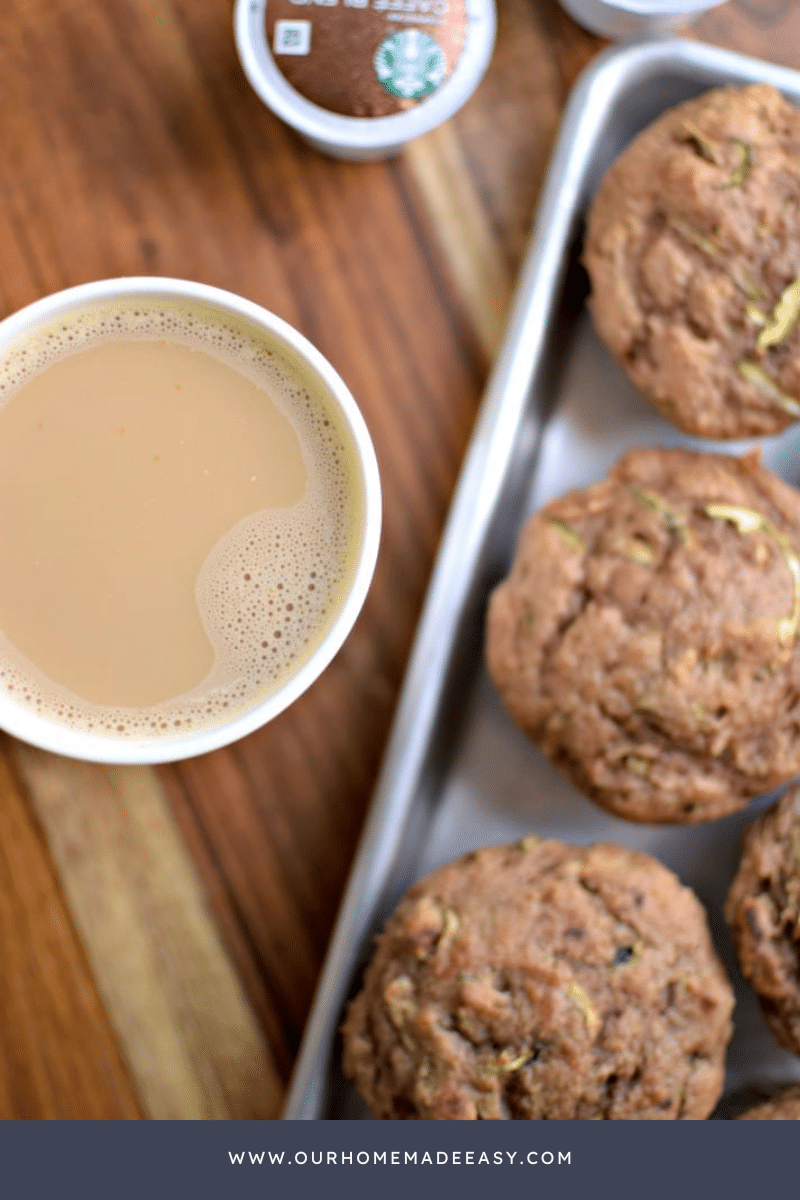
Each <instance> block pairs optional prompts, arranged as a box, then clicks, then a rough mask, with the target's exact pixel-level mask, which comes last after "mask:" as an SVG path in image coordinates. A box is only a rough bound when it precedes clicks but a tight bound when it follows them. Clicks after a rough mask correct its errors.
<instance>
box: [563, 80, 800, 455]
mask: <svg viewBox="0 0 800 1200" xmlns="http://www.w3.org/2000/svg"><path fill="white" fill-rule="evenodd" d="M585 263H586V267H587V270H588V272H589V276H590V278H591V282H592V297H591V300H590V308H591V311H592V314H593V317H594V321H595V324H596V327H597V329H598V331H599V333H600V335H601V337H602V338H603V339H604V341H605V342H606V343H607V345H608V346H609V348H610V349H611V351H612V353H613V354H614V356H615V357H616V358H617V360H618V361H619V362H620V363H621V364H622V366H623V367H624V368H625V369H626V370H627V372H628V373H629V375H630V377H631V379H632V380H633V382H634V383H635V384H636V385H637V387H639V389H640V390H641V391H642V392H643V393H644V394H645V395H646V396H647V397H648V398H649V399H650V400H651V401H652V403H653V404H654V405H655V406H656V407H657V408H658V409H660V411H661V412H662V413H663V414H664V415H665V416H666V417H668V418H669V419H670V420H671V421H673V422H674V424H675V425H677V426H678V427H679V428H680V429H683V430H685V431H686V432H688V433H694V434H699V435H700V436H702V437H708V438H736V437H745V436H750V435H758V434H772V433H776V432H777V431H778V430H780V429H783V428H784V427H785V426H786V425H788V424H789V423H790V422H791V421H794V420H796V419H797V418H798V417H800V324H798V317H799V316H800V276H798V267H799V266H800V113H799V112H798V111H797V109H795V108H794V107H793V106H792V105H791V104H789V103H788V101H786V100H784V99H783V97H782V96H781V95H780V94H779V93H778V92H777V91H775V89H774V88H772V87H769V86H767V85H761V84H759V85H755V86H750V87H744V88H721V89H716V90H714V91H710V92H706V93H705V94H704V95H701V96H698V97H697V98H695V99H693V100H690V101H688V102H687V103H685V104H681V105H679V106H678V107H677V108H673V109H670V110H669V111H667V112H666V113H664V114H663V115H662V116H661V117H659V118H658V120H656V121H655V122H654V123H653V124H652V125H650V126H649V127H648V128H647V129H646V130H645V131H644V132H643V133H641V134H640V135H639V136H638V137H637V138H636V139H635V140H634V141H633V142H632V143H631V145H630V146H629V147H628V149H627V150H625V151H624V153H623V154H622V155H621V156H620V157H619V158H618V159H617V161H616V162H615V163H614V164H613V165H612V167H611V168H610V170H609V171H608V172H607V174H606V176H605V179H604V180H603V183H602V185H601V187H600V190H599V192H598V194H597V196H596V197H595V199H594V201H593V203H592V206H591V209H590V212H589V216H588V228H587V236H586V249H585Z"/></svg>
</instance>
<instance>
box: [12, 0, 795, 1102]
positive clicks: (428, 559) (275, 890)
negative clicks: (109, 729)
mask: <svg viewBox="0 0 800 1200" xmlns="http://www.w3.org/2000/svg"><path fill="white" fill-rule="evenodd" d="M498 8H499V13H498V17H499V29H498V41H497V47H496V51H495V55H494V59H493V62H492V65H491V67H490V69H489V72H488V74H487V76H486V77H485V79H484V81H483V83H482V84H481V87H480V88H479V90H478V92H477V93H476V94H475V96H474V97H473V99H472V100H471V101H470V102H469V103H468V104H467V105H466V107H465V108H463V109H462V110H461V112H460V113H459V114H458V115H457V116H456V117H455V118H453V119H452V120H451V121H450V122H448V123H447V124H445V125H444V126H442V127H441V128H440V129H439V130H437V131H436V132H434V133H432V134H430V135H428V136H427V137H424V138H421V139H419V140H418V141H417V142H415V143H414V144H413V145H412V146H411V147H409V148H408V149H407V150H406V152H405V153H404V154H403V155H402V156H401V157H400V158H397V159H394V160H392V161H388V162H380V163H371V164H347V163H340V162H336V161H334V160H332V159H328V158H325V157H323V156H322V155H320V154H318V153H316V152H315V151H313V150H311V149H310V148H308V147H307V146H305V145H304V144H303V143H302V142H301V141H300V140H299V139H298V138H297V137H296V136H295V135H294V134H293V133H291V132H290V131H289V130H288V129H287V128H285V127H284V126H283V125H281V123H280V122H279V121H278V120H277V118H275V117H273V116H272V115H271V114H270V113H269V112H268V111H267V110H266V109H265V108H264V107H263V105H262V104H261V102H260V101H259V100H258V98H257V97H256V95H255V94H254V93H253V91H252V90H251V88H250V86H249V85H248V83H247V82H246V80H245V78H244V75H243V73H242V70H241V68H240V65H239V62H238V59H237V56H236V52H235V47H234V41H233V35H232V20H231V18H232V13H231V0H158V2H155V0H4V3H3V4H2V6H0V81H2V84H1V86H2V89H3V93H4V94H3V103H2V116H1V117H0V122H1V128H2V137H0V153H2V157H3V163H2V169H1V170H0V263H1V264H2V271H0V316H5V315H6V314H8V313H11V312H12V311H14V310H15V309H17V308H19V307H20V306H22V305H24V304H27V303H28V302H29V301H32V300H35V299H37V298H38V297H40V296H43V295H45V294H47V293H48V292H52V291H55V290H57V289H59V288H63V287H67V286H70V285H72V284H77V283H81V282H84V281H86V280H91V279H98V278H102V277H108V276H116V275H140V274H154V275H171V276H181V277H185V278H190V279H197V280H201V281H204V282H206V283H211V284H215V285H217V286H220V287H223V288H228V289H230V290H232V291H235V292H239V293H241V294H242V295H244V296H247V297H248V298H250V299H252V300H255V301H258V302H259V303H261V304H263V305H264V306H266V307H267V308H269V309H272V310H273V311H274V312H276V313H278V314H280V315H281V316H282V317H284V318H286V319H287V320H288V321H290V322H291V323H292V324H293V325H295V326H296V327H297V328H299V329H300V330H301V331H302V332H303V333H304V334H306V335H307V336H308V337H309V338H310V339H311V340H312V341H313V342H315V343H316V345H317V346H318V347H319V348H320V349H321V350H322V351H323V353H324V354H326V355H327V357H328V358H329V359H330V360H331V361H332V362H333V364H334V365H335V366H336V367H337V368H338V370H339V372H340V373H341V374H342V375H343V376H344V378H345V380H346V381H347V383H348V384H349V386H350V388H351V389H352V391H353V393H354V394H355V396H356V398H357V400H358V402H359V404H360V406H361V408H362V411H363V412H364V415H365V417H366V420H367V423H368V425H369V427H370V430H371V432H372V436H373V439H374V442H375V446H376V450H377V454H378V460H379V464H380V469H381V473H382V479H383V488H384V500H385V521H384V532H383V538H382V544H381V552H380V557H379V561H378V567H377V572H376V575H375V581H374V584H373V587H372V590H371V592H370V595H369V598H368V600H367V603H366V606H365V609H364V611H363V614H362V615H361V617H360V619H359V621H358V623H357V625H356V627H355V630H354V632H353V633H352V634H351V636H350V638H349V640H348V641H347V643H346V644H345V647H344V649H343V650H342V651H341V652H340V653H339V655H338V657H337V658H336V660H335V661H334V663H333V665H332V666H331V667H330V668H329V669H328V671H327V672H326V673H325V675H324V676H323V677H322V679H320V680H319V682H318V683H316V684H315V685H314V686H313V687H312V688H311V690H310V691H309V692H308V693H307V694H306V695H305V697H303V699H302V700H300V701H299V702H298V703H296V704H295V705H294V707H293V708H291V709H290V710H289V711H288V712H286V713H285V714H283V715H282V716H281V717H279V718H278V719H277V720H276V721H274V722H273V723H272V724H271V725H269V726H268V727H267V728H265V729H262V730H261V731H260V732H258V733H255V734H253V735H251V736H250V737H248V738H246V739H245V740H243V741H240V742H238V743H236V744H235V745H233V746H231V747H230V748H228V749H226V750H221V751H218V752H216V753H214V754H210V755H206V756H204V757H201V758H198V759H194V760H190V761H187V762H183V763H179V764H176V765H171V766H166V767H159V768H152V769H150V768H106V767H102V766H95V765H89V764H81V763H77V762H72V761H69V760H66V759H60V758H57V757H55V756H53V755H50V754H47V753H44V752H41V751H38V750H34V749H32V748H30V747H27V746H25V745H23V744H22V743H20V742H17V741H15V740H14V739H12V738H10V737H8V736H7V735H2V734H0V1117H2V1118H4V1119H8V1118H26V1119H38V1118H81V1119H92V1118H101V1119H108V1118H137V1117H151V1118H251V1117H277V1116H279V1115H280V1112H281V1106H282V1102H283V1097H284V1094H285V1089H286V1084H287V1081H288V1078H289V1075H290V1073H291V1070H292V1065H293V1061H294V1058H295V1055H296V1052H297V1048H298V1045H299V1041H300V1037H301V1035H302V1030H303V1024H304V1021H305V1019H306V1015H307V1013H308V1010H309V1007H310V1004H311V1000H312V997H313V992H314V987H315V983H316V980H317V976H318V973H319V971H320V967H321V964H322V960H323V956H324V953H325V949H326V945H327V942H328V939H329V935H330V931H331V927H332V924H333V921H334V918H335V915H336V911H337V907H338V904H339V900H340V897H341V894H342V891H343V888H344V885H345V882H346V879H347V875H348V870H349V867H350V863H351V861H352V857H353V853H354V850H355V847H356V842H357V839H358V835H359V831H360V828H361V825H362V822H363V819H364V815H365V812H366V808H367V805H368V802H369V799H370V795H371V792H372V788H373V784H374V781H375V778H376V774H377V770H378V766H379V763H380V759H381V754H382V751H383V747H384V744H385V741H386V738H387V734H388V730H389V726H390V722H391V718H392V712H393V708H394V705H395V702H396V698H397V694H398V690H399V687H400V683H401V679H402V675H403V668H404V664H405V661H406V658H407V655H408V652H409V648H410V645H411V640H412V637H413V633H414V628H415V624H416V621H417V618H418V615H419V612H420V608H421V605H422V602H423V598H424V594H425V588H426V584H427V580H428V575H429V572H430V569H431V565H432V561H433V557H434V553H435V550H436V545H437V541H438V538H439V534H440V531H441V528H442V524H443V521H444V517H445V514H446V511H447V507H448V502H449V499H450V496H451V493H452V489H453V485H454V482H455V479H456V475H457V472H458V468H459V463H460V461H461V458H462V455H463V453H464V450H465V447H466V444H467V441H468V438H469V434H470V428H471V425H472V422H473V419H474V416H475V413H476V410H477V407H478V404H479V402H480V397H481V393H482V390H483V387H484V384H485V382H486V378H487V373H488V369H489V365H490V363H491V360H492V356H493V354H494V353H495V351H496V349H497V346H498V344H499V341H500V339H501V336H502V331H503V321H504V313H505V310H506V307H507V303H508V299H509V296H510V292H511V289H512V286H513V281H514V278H515V275H516V272H517V269H518V267H519V264H520V260H521V257H522V254H523V251H524V247H525V243H526V239H527V235H528V232H529V229H530V225H531V221H532V218H533V214H534V211H535V206H536V200H537V194H538V191H539V188H540V186H541V183H542V178H543V175H544V171H545V168H546V165H547V159H548V154H549V151H550V147H551V145H552V142H553V138H554V135H555V132H556V129H557V126H558V122H559V117H560V114H561V111H562V109H563V106H564V103H565V100H566V98H567V94H568V92H569V90H570V87H571V86H572V83H573V82H574V80H575V77H576V75H577V74H578V72H579V71H580V69H581V68H582V67H583V66H584V65H585V64H586V63H587V61H588V60H589V59H590V58H591V57H592V56H593V55H594V54H595V53H597V51H598V50H599V49H600V48H601V46H602V44H603V43H602V42H601V41H600V40H599V39H598V38H594V37H592V36H591V35H589V34H587V33H585V32H583V31H582V30H581V29H579V28H578V27H577V26H576V25H575V24H573V23H572V21H570V19H569V18H568V17H567V16H566V15H565V14H564V13H563V12H562V10H561V9H560V8H559V7H558V5H557V4H556V2H555V0H499V5H498ZM690 34H691V35H692V36H696V37H699V38H701V39H703V40H706V41H709V42H714V43H716V44H719V45H724V46H729V47H733V48H735V49H739V50H743V51H746V52H748V53H751V54H755V55H759V56H761V57H764V58H768V59H772V60H773V61H777V62H782V63H786V64H788V65H790V66H795V67H800V6H799V5H796V4H795V3H793V2H792V0H732V2H731V3H729V4H727V5H725V6H724V7H722V8H720V9H717V10H716V11H715V12H713V13H711V14H709V15H707V16H706V17H704V18H703V19H702V20H700V21H698V22H697V24H696V25H695V26H694V27H693V28H692V30H691V31H690Z"/></svg>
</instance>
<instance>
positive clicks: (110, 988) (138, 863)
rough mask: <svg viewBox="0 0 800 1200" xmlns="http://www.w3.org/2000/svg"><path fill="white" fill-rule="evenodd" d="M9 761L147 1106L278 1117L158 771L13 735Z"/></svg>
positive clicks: (268, 1071)
mask: <svg viewBox="0 0 800 1200" xmlns="http://www.w3.org/2000/svg"><path fill="white" fill-rule="evenodd" d="M13 758H14V762H15V763H16V765H17V768H18V770H19V772H20V774H21V776H22V778H23V779H24V781H25V783H26V785H27V787H28V789H29V791H30V795H31V799H32V803H33V804H34V806H35V808H36V811H37V813H38V815H39V817H40V820H41V822H42V825H43V826H44V829H45V831H46V834H47V838H48V842H49V845H50V848H51V851H52V854H53V857H54V859H55V862H56V863H57V865H58V868H59V871H60V874H61V878H62V880H63V884H64V888H65V891H66V894H67V896H68V898H69V902H70V906H71V910H72V913H73V916H74V919H75V922H76V924H77V926H78V928H79V929H80V931H81V934H82V936H83V939H84V942H85V944H86V946H87V949H88V951H89V955H90V957H91V960H92V964H93V966H94V970H95V974H96V978H97V982H98V985H99V987H100V990H101V991H102V993H103V995H104V996H105V998H106V1002H107V1005H108V1009H109V1012H110V1014H111V1019H112V1021H113V1024H114V1026H115V1028H116V1031H117V1034H118V1036H119V1039H120V1042H121V1044H122V1045H123V1047H124V1049H125V1053H126V1055H127V1059H128V1062H129V1063H130V1067H131V1071H132V1073H133V1075H134V1078H135V1079H136V1083H137V1086H138V1090H139V1095H140V1097H141V1101H142V1105H143V1107H144V1110H145V1113H146V1115H147V1116H149V1117H153V1118H166V1119H197V1118H216V1119H225V1118H244V1117H247V1118H252V1117H268V1116H275V1115H277V1112H278V1110H279V1106H280V1084H279V1081H278V1079H277V1075H276V1073H275V1071H274V1068H273V1066H272V1062H271V1059H270V1056H269V1053H268V1051H267V1049H266V1047H265V1044H264V1040H263V1038H262V1035H261V1033H260V1030H259V1029H258V1026H257V1024H256V1022H255V1020H254V1018H253V1015H252V1012H251V1010H250V1007H249V1005H248V1003H247V1001H246V1000H245V997H244V995H243V993H242V990H241V988H240V986H239V983H238V981H237V978H236V976H235V974H234V972H233V970H232V968H231V966H230V964H229V962H228V960H227V958H226V955H225V953H224V951H223V950H222V948H221V946H220V943H219V939H218V937H217V932H216V929H215V926H214V924H213V922H212V921H211V919H210V917H209V914H208V912H207V911H206V907H205V903H204V897H203V895H202V893H201V890H200V888H199V886H198V883H197V880H196V877H195V872H194V867H193V865H192V864H191V862H190V860H189V859H188V856H187V854H186V852H185V850H184V847H183V844H182V842H181V840H180V838H179V836H178V834H177V831H176V829H175V826H174V821H173V818H172V815H171V813H170V811H169V809H168V807H167V805H166V803H165V800H164V796H163V793H162V791H161V788H160V785H159V783H158V780H157V778H156V776H155V773H154V772H153V771H152V770H150V769H149V768H137V767H131V768H127V767H125V768H121V767H101V766H96V765H94V764H90V763H78V762H73V761H71V760H68V759H63V758H58V757H56V756H55V755H51V754H47V753H45V752H43V751H39V750H35V749H33V748H31V747H29V746H24V745H22V744H21V743H17V744H15V745H14V748H13Z"/></svg>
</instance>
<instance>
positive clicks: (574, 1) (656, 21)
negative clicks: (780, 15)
mask: <svg viewBox="0 0 800 1200" xmlns="http://www.w3.org/2000/svg"><path fill="white" fill-rule="evenodd" d="M723 2H724V0H561V6H562V8H565V9H566V10H567V12H568V13H569V15H570V16H571V17H572V18H573V19H574V20H575V21H577V22H578V24H579V25H583V27H584V28H585V29H590V30H591V31H592V33H599V34H602V36H603V37H608V38H614V39H615V40H617V41H622V40H623V39H625V38H646V37H660V36H661V35H663V34H668V33H674V32H675V30H676V29H680V28H681V26H683V25H688V23H689V22H690V21H693V20H694V18H695V17H699V16H700V15H701V13H704V12H707V11H708V9H710V8H717V7H718V6H719V5H720V4H722V3H723Z"/></svg>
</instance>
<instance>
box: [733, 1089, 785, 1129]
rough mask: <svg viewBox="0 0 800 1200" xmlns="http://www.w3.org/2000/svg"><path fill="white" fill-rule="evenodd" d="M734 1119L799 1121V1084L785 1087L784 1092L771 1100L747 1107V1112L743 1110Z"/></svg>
mask: <svg viewBox="0 0 800 1200" xmlns="http://www.w3.org/2000/svg"><path fill="white" fill-rule="evenodd" d="M736 1119H737V1121H800V1085H798V1086H797V1087H793V1088H787V1089H786V1091H785V1092H780V1093H779V1094H778V1095H777V1096H773V1097H772V1099H771V1100H765V1101H764V1102H763V1103H762V1104H756V1105H754V1106H753V1107H752V1108H748V1110H747V1112H743V1113H742V1114H741V1116H739V1117H737V1118H736Z"/></svg>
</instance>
